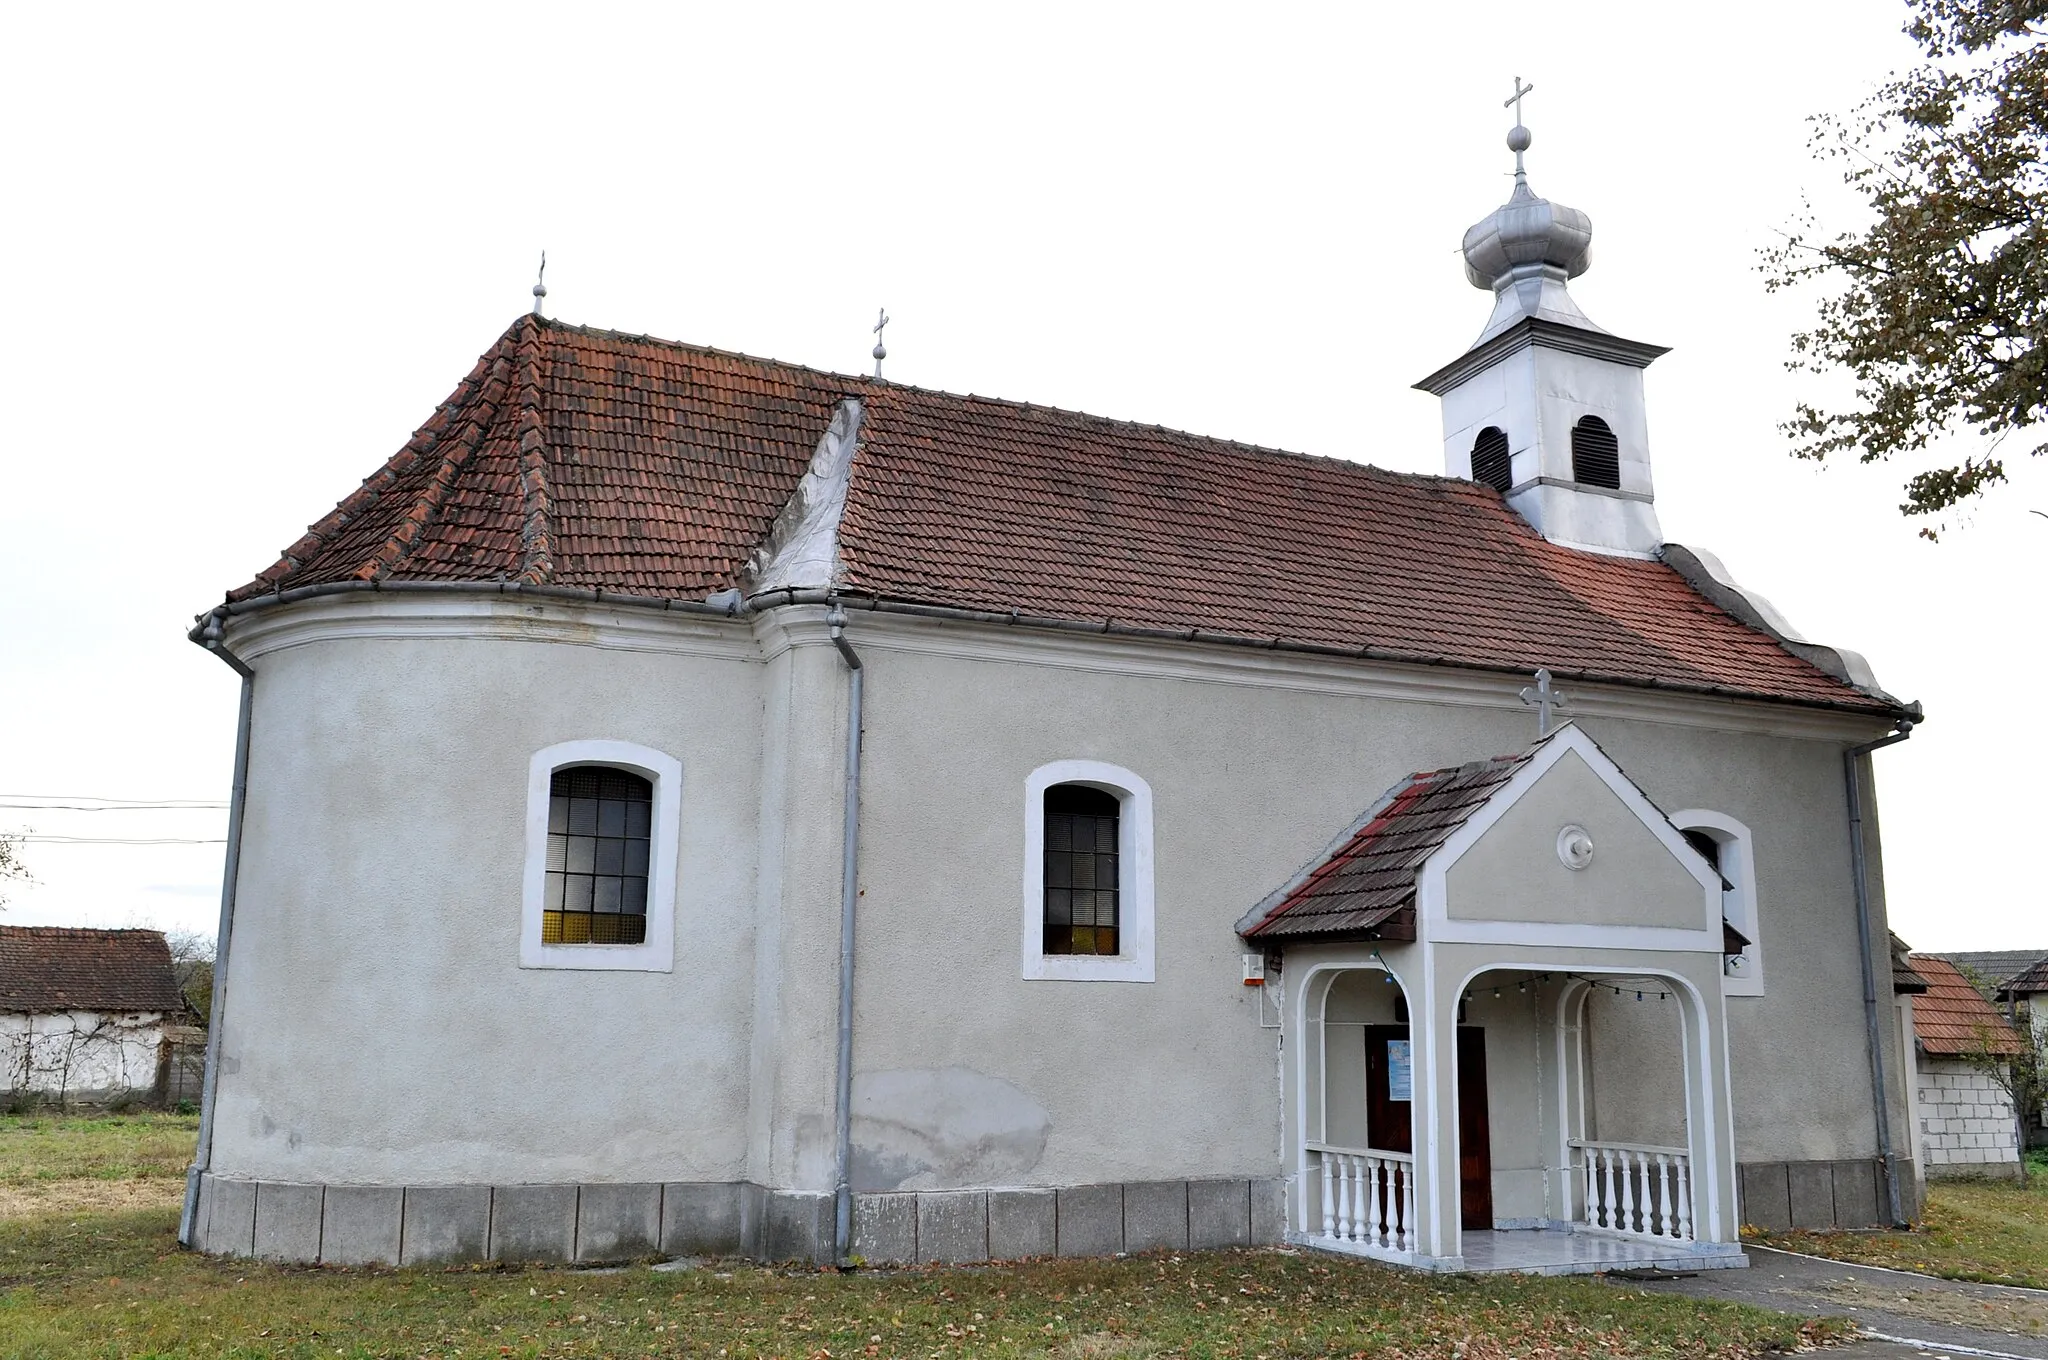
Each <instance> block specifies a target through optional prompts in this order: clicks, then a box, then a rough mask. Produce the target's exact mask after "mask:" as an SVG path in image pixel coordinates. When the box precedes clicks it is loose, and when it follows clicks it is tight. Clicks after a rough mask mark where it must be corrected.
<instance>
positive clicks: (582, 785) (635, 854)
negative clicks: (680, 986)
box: [541, 765, 654, 944]
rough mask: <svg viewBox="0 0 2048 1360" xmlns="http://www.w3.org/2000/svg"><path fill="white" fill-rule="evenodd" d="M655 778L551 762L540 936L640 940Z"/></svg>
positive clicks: (549, 940)
mask: <svg viewBox="0 0 2048 1360" xmlns="http://www.w3.org/2000/svg"><path fill="white" fill-rule="evenodd" d="M653 820H654V785H653V784H651V783H649V782H648V781H647V780H645V779H642V778H641V777H640V776H639V775H637V774H633V773H632V772H630V771H627V770H615V769H611V768H609V767H607V766H603V765H579V766H576V767H574V768H571V769H566V770H556V771H555V773H554V777H553V779H552V780H551V781H550V784H549V788H548V858H547V888H546V896H545V898H544V899H543V903H542V911H541V943H543V944H640V943H642V942H644V941H645V940H646V938H647V862H648V850H649V841H650V833H651V829H652V825H653Z"/></svg>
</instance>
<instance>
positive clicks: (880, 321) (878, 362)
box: [875, 307, 889, 378]
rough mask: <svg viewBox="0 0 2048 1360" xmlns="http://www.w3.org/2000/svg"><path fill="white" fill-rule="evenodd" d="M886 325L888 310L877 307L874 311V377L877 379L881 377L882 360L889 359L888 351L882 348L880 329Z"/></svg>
mask: <svg viewBox="0 0 2048 1360" xmlns="http://www.w3.org/2000/svg"><path fill="white" fill-rule="evenodd" d="M888 324H889V310H888V308H886V307H878V308H876V309H875V376H876V377H877V378H879V377H881V376H882V360H884V359H886V358H888V357H889V351H888V350H887V349H885V348H883V346H882V327H884V326H886V325H888Z"/></svg>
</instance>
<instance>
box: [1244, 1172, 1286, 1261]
mask: <svg viewBox="0 0 2048 1360" xmlns="http://www.w3.org/2000/svg"><path fill="white" fill-rule="evenodd" d="M1286 1237H1287V1182H1286V1181H1285V1180H1283V1179H1282V1178H1281V1177H1279V1176H1268V1177H1266V1178H1265V1179H1263V1180H1256V1181H1253V1182H1252V1245H1253V1246H1255V1247H1267V1246H1272V1245H1273V1244H1274V1243H1276V1242H1281V1241H1284V1240H1285V1239H1286Z"/></svg>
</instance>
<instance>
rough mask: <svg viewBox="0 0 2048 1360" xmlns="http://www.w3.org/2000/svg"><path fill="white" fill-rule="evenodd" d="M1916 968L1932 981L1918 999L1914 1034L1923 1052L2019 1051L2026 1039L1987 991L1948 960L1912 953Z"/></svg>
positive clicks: (1915, 1000)
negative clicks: (2008, 1021) (1979, 989)
mask: <svg viewBox="0 0 2048 1360" xmlns="http://www.w3.org/2000/svg"><path fill="white" fill-rule="evenodd" d="M1912 960H1913V971H1914V972H1916V973H1918V974H1919V975H1920V976H1921V978H1923V979H1924V980H1925V981H1926V983H1927V991H1926V993H1925V994H1924V995H1921V996H1916V997H1914V998H1913V1033H1914V1035H1915V1036H1917V1037H1918V1038H1919V1040H1920V1047H1921V1049H1922V1050H1923V1051H1925V1052H1927V1053H1930V1054H1933V1055H1934V1056H1936V1057H1961V1056H1963V1055H1965V1054H1970V1053H1980V1052H1981V1053H2018V1052H2019V1051H2020V1050H2021V1049H2022V1048H2024V1047H2025V1042H2024V1041H2023V1040H2022V1039H2021V1038H2020V1036H2019V1034H2018V1033H2017V1032H2015V1031H2014V1029H2013V1027H2012V1026H2011V1025H2010V1024H2008V1023H2007V1022H2006V1018H2005V1017H2004V1016H2002V1015H2000V1014H1999V1013H1998V1011H1997V1010H1996V1009H1995V1008H1994V1007H1993V1006H1992V1004H1991V1003H1990V1002H1989V1001H1986V1000H1985V999H1984V996H1983V993H1981V992H1979V991H1978V990H1977V989H1976V988H1975V987H1972V986H1971V985H1970V983H1969V980H1968V979H1967V978H1965V977H1964V976H1963V975H1962V974H1961V973H1960V972H1958V971H1956V966H1955V965H1954V964H1952V963H1950V962H1949V961H1948V960H1947V959H1944V958H1939V957H1937V956H1935V955H1933V954H1915V955H1913V956H1912Z"/></svg>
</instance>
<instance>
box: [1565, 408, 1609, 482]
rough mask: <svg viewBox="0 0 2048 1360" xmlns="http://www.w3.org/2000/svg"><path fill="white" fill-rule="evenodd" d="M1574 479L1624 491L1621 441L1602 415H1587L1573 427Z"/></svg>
mask: <svg viewBox="0 0 2048 1360" xmlns="http://www.w3.org/2000/svg"><path fill="white" fill-rule="evenodd" d="M1572 480H1573V481H1575V482H1580V483H1583V484H1584V485H1586V486H1604V487H1606V488H1607V489H1608V490H1609V491H1619V490H1621V444H1620V441H1618V440H1617V439H1615V437H1614V431H1613V430H1612V429H1610V428H1609V427H1608V424H1607V422H1606V421H1604V420H1602V419H1601V418H1600V417H1598V416H1587V417H1585V418H1584V419H1582V420H1581V421H1579V423H1578V424H1576V425H1574V426H1572Z"/></svg>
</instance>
